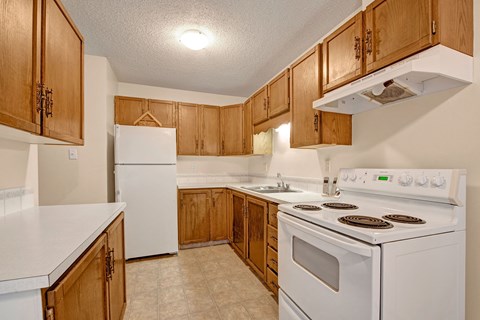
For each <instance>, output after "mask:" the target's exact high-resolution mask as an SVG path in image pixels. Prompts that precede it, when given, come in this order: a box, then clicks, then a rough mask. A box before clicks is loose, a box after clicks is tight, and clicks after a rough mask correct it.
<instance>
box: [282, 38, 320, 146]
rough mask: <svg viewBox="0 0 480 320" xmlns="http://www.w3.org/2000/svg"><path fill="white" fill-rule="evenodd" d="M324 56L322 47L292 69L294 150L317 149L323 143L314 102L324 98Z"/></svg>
mask: <svg viewBox="0 0 480 320" xmlns="http://www.w3.org/2000/svg"><path fill="white" fill-rule="evenodd" d="M321 55H322V54H321V46H320V45H318V46H316V47H315V48H314V49H312V50H310V51H309V52H307V53H306V54H305V55H304V56H303V57H301V58H300V59H299V60H297V61H296V62H294V63H293V64H292V65H291V66H290V82H291V83H290V90H291V92H290V97H291V103H292V108H291V109H292V110H291V114H292V116H291V126H290V146H291V147H292V148H300V147H305V146H311V145H317V144H320V142H321V141H320V132H319V130H318V126H317V125H316V124H315V123H316V121H318V114H319V111H317V110H315V109H313V101H315V100H317V99H319V98H320V97H321V82H320V65H319V64H320V61H321Z"/></svg>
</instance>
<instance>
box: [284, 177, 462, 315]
mask: <svg viewBox="0 0 480 320" xmlns="http://www.w3.org/2000/svg"><path fill="white" fill-rule="evenodd" d="M338 187H339V188H340V189H341V196H340V198H339V199H335V200H327V201H323V202H314V203H307V204H282V205H280V206H279V211H280V212H279V213H278V220H279V224H278V238H279V242H278V256H279V272H278V274H279V285H280V298H279V307H280V319H281V320H287V319H288V320H290V319H292V320H293V319H295V320H297V319H313V320H315V319H321V320H352V319H355V320H379V319H383V320H463V319H464V318H465V215H466V210H465V200H466V174H465V171H463V170H453V169H448V170H447V169H445V170H434V169H427V170H421V169H415V170H400V169H342V170H341V171H340V179H339V183H338ZM371 227H375V228H378V229H371Z"/></svg>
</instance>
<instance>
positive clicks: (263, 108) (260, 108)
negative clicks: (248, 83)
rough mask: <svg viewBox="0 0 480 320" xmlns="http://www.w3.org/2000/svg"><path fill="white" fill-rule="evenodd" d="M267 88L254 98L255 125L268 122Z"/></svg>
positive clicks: (258, 92) (257, 93)
mask: <svg viewBox="0 0 480 320" xmlns="http://www.w3.org/2000/svg"><path fill="white" fill-rule="evenodd" d="M267 97H268V96H267V87H263V88H262V89H260V90H259V91H257V92H256V93H255V94H254V95H253V96H252V98H251V99H252V114H253V124H259V123H261V122H263V121H266V120H268V108H267Z"/></svg>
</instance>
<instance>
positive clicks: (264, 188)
mask: <svg viewBox="0 0 480 320" xmlns="http://www.w3.org/2000/svg"><path fill="white" fill-rule="evenodd" d="M242 188H243V189H247V190H250V191H255V192H258V193H283V192H302V191H300V190H292V189H287V188H284V187H277V186H254V187H242Z"/></svg>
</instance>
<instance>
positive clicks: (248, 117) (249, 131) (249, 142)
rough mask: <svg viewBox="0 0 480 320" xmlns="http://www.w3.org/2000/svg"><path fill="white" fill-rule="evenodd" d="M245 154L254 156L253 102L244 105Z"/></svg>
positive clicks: (249, 100) (248, 101)
mask: <svg viewBox="0 0 480 320" xmlns="http://www.w3.org/2000/svg"><path fill="white" fill-rule="evenodd" d="M243 137H244V138H243V154H253V123H252V100H251V99H248V100H247V101H246V102H245V103H244V104H243Z"/></svg>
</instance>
